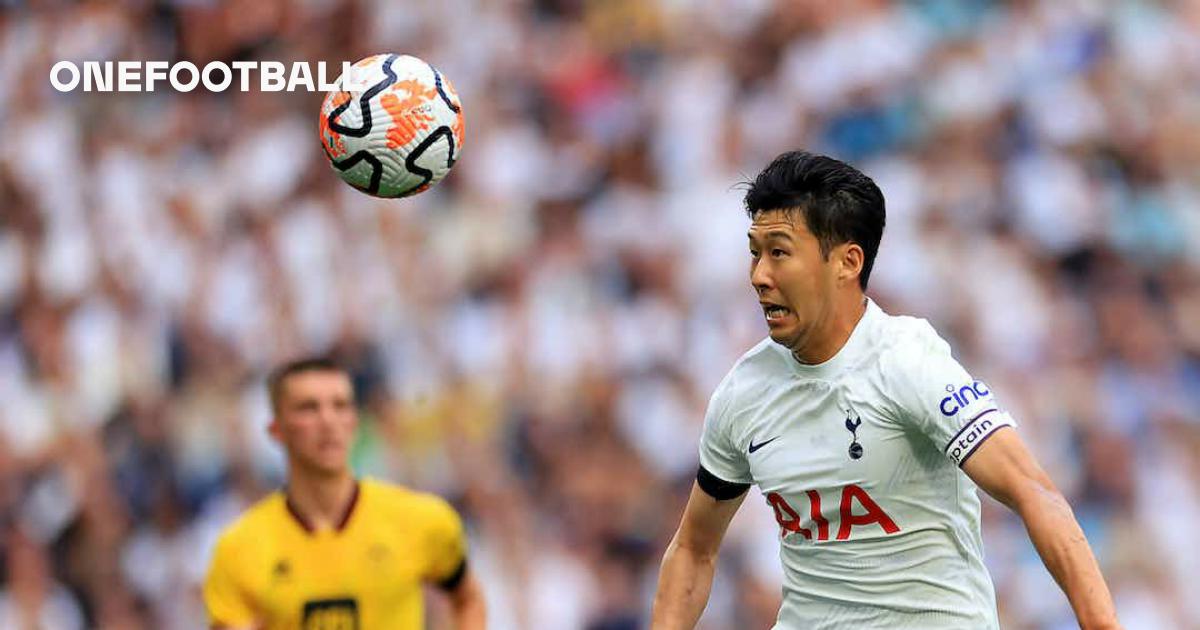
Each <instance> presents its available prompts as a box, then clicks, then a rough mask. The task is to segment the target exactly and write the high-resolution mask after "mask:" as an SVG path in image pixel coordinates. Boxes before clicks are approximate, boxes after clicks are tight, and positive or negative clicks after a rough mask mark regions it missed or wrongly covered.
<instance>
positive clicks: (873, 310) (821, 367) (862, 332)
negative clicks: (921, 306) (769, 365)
mask: <svg viewBox="0 0 1200 630" xmlns="http://www.w3.org/2000/svg"><path fill="white" fill-rule="evenodd" d="M865 299H866V301H867V308H866V310H865V311H863V314H862V317H860V318H859V320H858V323H857V324H855V325H854V330H853V331H851V333H850V338H849V339H847V340H846V343H845V344H843V345H842V347H841V348H839V349H838V351H837V353H836V354H834V355H833V356H832V357H830V358H829V359H827V360H825V361H824V362H822V363H817V364H815V365H809V364H806V363H801V362H799V361H797V360H796V357H795V356H792V351H791V350H789V349H787V348H785V347H783V346H779V345H778V344H776V345H777V347H778V348H779V349H780V350H781V351H783V353H784V355H786V357H787V363H788V365H790V366H791V367H792V371H793V372H795V373H796V374H797V375H799V376H802V377H805V378H818V379H824V378H831V377H833V376H834V375H835V374H837V373H838V371H840V369H841V368H842V366H843V365H844V364H845V363H846V362H847V361H851V360H853V358H854V357H855V356H856V355H858V354H859V353H860V352H862V350H863V349H864V348H865V347H866V346H868V345H869V344H870V342H869V339H868V337H870V333H869V332H868V330H869V329H870V328H871V327H872V325H873V324H874V322H875V320H876V319H878V318H879V316H880V314H881V313H883V311H882V310H880V308H879V306H877V305H876V304H875V301H874V300H872V299H871V298H865Z"/></svg>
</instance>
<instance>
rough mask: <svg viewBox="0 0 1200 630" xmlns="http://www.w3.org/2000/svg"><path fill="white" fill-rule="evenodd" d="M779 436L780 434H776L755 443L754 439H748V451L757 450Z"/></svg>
mask: <svg viewBox="0 0 1200 630" xmlns="http://www.w3.org/2000/svg"><path fill="white" fill-rule="evenodd" d="M779 437H780V436H778V435H776V436H775V437H773V438H771V439H769V440H767V441H766V442H759V443H758V444H755V443H754V440H750V452H751V453H753V452H754V451H757V450H758V449H760V448H762V447H764V446H766V445H768V444H770V443H771V442H774V441H775V440H778V439H779Z"/></svg>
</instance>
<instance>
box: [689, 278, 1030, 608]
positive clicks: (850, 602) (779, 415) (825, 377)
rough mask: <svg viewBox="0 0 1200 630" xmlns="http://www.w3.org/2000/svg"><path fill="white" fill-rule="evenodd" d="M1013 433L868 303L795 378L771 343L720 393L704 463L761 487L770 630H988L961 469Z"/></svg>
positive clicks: (988, 593) (916, 322)
mask: <svg viewBox="0 0 1200 630" xmlns="http://www.w3.org/2000/svg"><path fill="white" fill-rule="evenodd" d="M1012 425H1014V422H1013V420H1012V419H1011V418H1010V417H1009V415H1008V414H1007V413H1005V412H1004V411H1002V410H1000V409H999V408H998V407H997V405H996V402H995V400H994V398H993V396H992V393H991V391H990V390H989V389H988V387H987V385H986V384H985V383H983V382H981V381H977V380H975V379H973V378H972V377H971V376H970V375H969V374H968V373H967V371H966V370H964V369H963V368H962V366H960V365H959V364H958V362H957V361H955V360H954V359H953V358H952V357H951V355H950V347H949V345H948V344H947V343H946V342H945V341H943V340H942V339H941V338H940V337H938V335H937V333H935V332H934V330H933V328H932V327H931V326H930V325H929V324H928V322H926V321H925V320H923V319H915V318H911V317H893V316H890V315H888V314H887V313H884V312H883V311H882V310H881V309H880V308H879V307H878V306H876V305H875V303H874V302H870V301H868V303H867V309H866V313H865V314H864V315H863V317H862V319H861V320H860V321H859V322H858V324H857V326H856V327H855V329H854V332H853V333H852V334H851V336H850V338H849V340H848V341H847V342H846V344H845V346H843V347H842V349H841V350H840V351H839V352H838V353H837V354H836V355H835V356H834V357H833V358H832V359H830V360H828V361H826V362H824V363H822V364H819V365H804V364H801V363H799V362H798V361H796V359H795V358H794V357H793V356H792V354H791V352H790V351H789V350H788V349H786V348H784V347H783V346H780V345H778V344H776V343H774V342H773V341H771V340H770V339H766V340H764V341H763V342H762V343H759V344H758V345H757V346H755V347H754V348H753V349H751V350H750V351H749V352H747V353H746V354H745V355H744V356H743V357H742V358H741V359H740V360H738V362H737V363H736V364H735V365H734V367H733V369H732V370H730V372H729V374H728V375H726V377H725V379H724V380H723V381H722V382H721V384H720V385H718V387H717V389H716V391H715V392H714V393H713V396H712V400H711V401H710V403H709V408H708V412H707V414H706V417H705V423H704V433H703V435H702V437H701V441H700V463H701V465H702V466H703V468H704V469H706V470H707V471H708V472H709V473H711V474H712V475H713V476H715V477H717V478H719V479H721V480H724V481H727V482H732V483H742V484H750V483H753V484H758V486H759V488H760V489H761V490H762V494H763V496H764V497H766V500H767V503H768V505H769V507H770V508H771V509H772V510H774V512H775V518H776V521H777V523H778V533H779V536H780V547H781V548H780V558H781V560H782V562H783V569H784V585H783V594H784V597H783V605H782V607H781V608H780V611H779V619H778V622H777V623H776V625H775V628H776V630H784V629H788V630H791V629H797V630H799V629H803V630H818V629H822V628H838V629H841V628H888V629H902V628H913V629H916V628H920V629H922V630H930V629H942V628H945V629H949V628H955V629H957V628H970V629H972V630H975V629H985V628H987V629H994V628H997V627H998V622H997V618H996V603H995V594H994V592H993V589H992V583H991V579H990V578H989V576H988V574H987V571H986V569H985V567H984V564H983V544H982V541H981V538H980V531H979V498H978V496H977V495H976V492H975V489H976V486H975V484H974V483H973V482H972V481H971V480H970V478H969V477H967V476H966V475H965V474H963V473H962V472H961V471H960V470H959V466H960V465H961V464H962V463H963V462H964V461H966V460H967V459H968V458H969V457H971V455H972V454H973V453H974V452H975V450H976V449H977V448H979V445H980V444H982V443H983V442H984V441H985V440H987V439H988V438H989V437H990V436H991V435H993V434H994V432H995V431H997V430H998V429H1000V428H1001V427H1003V426H1012Z"/></svg>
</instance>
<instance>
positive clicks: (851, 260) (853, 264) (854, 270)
mask: <svg viewBox="0 0 1200 630" xmlns="http://www.w3.org/2000/svg"><path fill="white" fill-rule="evenodd" d="M833 255H834V257H835V259H836V260H837V261H838V271H837V279H838V284H845V283H848V282H854V283H856V284H857V283H858V276H859V274H861V273H862V270H863V263H864V262H865V260H866V255H865V254H864V253H863V248H862V246H861V245H859V244H858V243H842V244H841V245H838V246H837V247H835V248H834V249H833Z"/></svg>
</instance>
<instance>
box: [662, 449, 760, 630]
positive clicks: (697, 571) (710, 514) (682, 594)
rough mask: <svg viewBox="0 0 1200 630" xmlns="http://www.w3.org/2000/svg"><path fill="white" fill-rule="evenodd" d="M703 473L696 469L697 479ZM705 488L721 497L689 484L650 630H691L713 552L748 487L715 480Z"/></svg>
mask: <svg viewBox="0 0 1200 630" xmlns="http://www.w3.org/2000/svg"><path fill="white" fill-rule="evenodd" d="M705 474H706V471H704V470H703V469H701V472H700V478H701V480H703V479H704V478H705ZM709 484H712V485H715V486H717V487H718V488H720V489H718V490H717V491H716V492H715V495H716V496H721V497H722V498H721V499H718V498H716V497H715V496H714V494H710V492H709V491H706V490H705V489H702V488H701V486H700V481H699V480H698V481H697V483H695V484H693V485H692V493H691V495H690V496H689V497H688V502H687V507H685V508H684V510H683V519H682V521H681V522H680V523H679V529H678V530H676V532H675V536H674V538H672V539H671V544H670V545H668V546H667V552H666V553H665V554H664V555H663V560H662V568H661V570H660V572H659V575H658V590H657V592H656V593H655V595H654V611H653V613H652V615H651V621H650V627H651V629H652V630H677V629H685V630H690V629H691V628H693V627H695V625H696V622H697V621H699V619H700V613H702V612H704V607H705V606H706V605H707V604H708V594H709V591H710V590H711V589H712V581H713V574H714V573H715V571H716V566H717V551H718V550H719V549H720V547H721V540H722V539H723V538H724V537H725V530H726V529H728V528H729V522H730V521H731V520H732V519H733V515H734V514H736V513H737V511H738V508H739V507H741V505H742V501H743V500H745V498H746V489H747V488H749V486H748V485H743V484H730V483H727V482H722V481H720V480H716V479H715V478H711V480H710V482H709ZM709 490H712V488H709Z"/></svg>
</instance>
